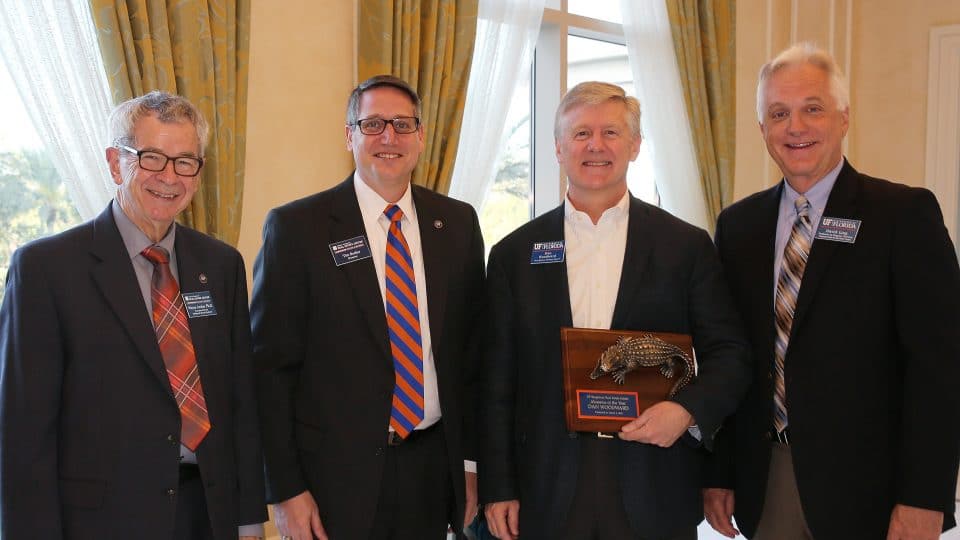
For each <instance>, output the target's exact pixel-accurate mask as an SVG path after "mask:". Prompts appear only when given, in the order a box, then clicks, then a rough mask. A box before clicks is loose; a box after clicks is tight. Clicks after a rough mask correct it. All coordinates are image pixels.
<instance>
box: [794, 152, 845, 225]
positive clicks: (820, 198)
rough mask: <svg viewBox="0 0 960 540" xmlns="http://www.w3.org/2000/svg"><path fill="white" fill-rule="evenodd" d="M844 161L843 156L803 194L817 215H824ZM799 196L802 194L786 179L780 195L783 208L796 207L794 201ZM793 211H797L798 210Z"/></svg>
mask: <svg viewBox="0 0 960 540" xmlns="http://www.w3.org/2000/svg"><path fill="white" fill-rule="evenodd" d="M843 163H844V159H842V158H841V159H840V163H837V166H836V167H834V168H833V169H830V172H828V173H827V174H826V176H824V177H823V178H821V179H820V180H819V181H818V182H817V183H815V184H813V187H811V188H810V189H808V190H807V192H806V193H804V194H803V196H804V197H806V198H807V201H809V202H810V207H811V208H813V209H814V210H815V213H816V215H822V214H823V210H824V209H825V208H826V207H827V199H828V198H830V191H831V190H833V185H834V184H835V183H836V182H837V177H838V176H840V169H842V168H843ZM799 196H800V194H799V193H797V191H796V190H795V189H793V187H791V186H790V182H787V181H786V179H784V180H783V193H782V194H781V195H780V206H781V208H783V207H784V206H786V207H787V208H788V209H794V208H795V207H794V201H796V200H797V197H799ZM793 211H794V212H796V210H793Z"/></svg>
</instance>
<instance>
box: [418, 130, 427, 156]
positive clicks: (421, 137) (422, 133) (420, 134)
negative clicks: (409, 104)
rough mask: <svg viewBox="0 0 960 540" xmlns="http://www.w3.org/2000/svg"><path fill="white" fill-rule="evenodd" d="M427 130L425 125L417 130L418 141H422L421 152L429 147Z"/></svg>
mask: <svg viewBox="0 0 960 540" xmlns="http://www.w3.org/2000/svg"><path fill="white" fill-rule="evenodd" d="M425 133H426V128H424V127H423V124H420V127H418V128H417V139H418V140H419V141H420V152H423V150H424V149H425V148H426V147H427V143H426V135H425Z"/></svg>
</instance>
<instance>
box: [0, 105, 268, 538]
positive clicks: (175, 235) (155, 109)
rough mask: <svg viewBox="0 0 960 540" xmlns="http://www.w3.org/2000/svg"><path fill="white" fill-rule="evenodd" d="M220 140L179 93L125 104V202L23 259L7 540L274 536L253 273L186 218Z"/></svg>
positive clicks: (3, 497) (10, 421) (16, 267)
mask: <svg viewBox="0 0 960 540" xmlns="http://www.w3.org/2000/svg"><path fill="white" fill-rule="evenodd" d="M208 129H209V128H208V125H207V123H206V121H205V120H204V118H203V116H202V115H201V114H200V111H198V110H197V109H196V107H194V106H193V104H191V103H190V102H189V101H187V100H186V99H185V98H183V97H180V96H174V95H170V94H166V93H163V92H150V93H149V94H147V95H145V96H141V97H138V98H135V99H132V100H130V101H127V102H125V103H122V104H120V105H119V106H118V107H117V108H116V110H115V111H114V113H113V115H112V116H111V137H110V138H111V141H112V142H111V146H110V147H109V148H107V151H106V157H107V161H108V162H109V164H110V172H111V173H112V176H113V181H114V183H116V184H117V186H118V187H117V193H116V198H115V199H114V200H113V201H112V202H111V203H110V204H109V205H108V206H107V208H106V209H105V210H104V211H103V212H102V213H101V214H100V215H99V216H97V217H96V218H94V219H92V220H91V221H89V222H87V223H84V224H82V225H80V226H78V227H75V228H73V229H71V230H68V231H66V232H64V233H62V234H58V235H55V236H52V237H49V238H44V239H42V240H37V241H36V242H32V243H30V244H27V245H26V246H23V247H22V248H20V249H19V250H17V252H16V253H15V254H14V257H13V261H12V263H11V266H10V271H9V273H8V274H7V283H6V295H5V296H4V299H3V306H2V308H0V534H2V536H3V538H5V539H14V538H43V539H51V540H52V539H59V538H62V539H91V540H92V539H103V538H138V539H148V540H174V539H176V540H211V539H216V540H230V539H233V540H236V538H237V537H238V534H239V536H240V537H241V538H243V537H251V538H252V537H262V535H263V532H262V531H263V525H262V524H263V521H265V520H266V518H267V515H266V505H265V503H264V498H263V475H262V457H261V452H260V438H259V436H258V424H257V416H256V407H255V406H254V404H253V380H252V369H251V360H250V327H249V324H250V323H249V314H248V310H247V286H246V272H245V270H244V266H243V260H242V259H241V258H240V254H239V253H238V252H237V250H235V249H234V248H232V247H230V246H228V245H226V244H223V243H221V242H219V241H217V240H215V239H213V238H211V237H209V236H206V235H204V234H201V233H199V232H197V231H194V230H192V229H190V228H188V227H184V226H181V225H177V224H175V223H174V218H176V216H177V215H178V214H179V213H180V212H182V211H183V210H184V209H185V208H186V207H187V205H188V204H189V203H190V200H191V198H192V197H193V195H194V193H196V191H197V187H198V185H199V183H200V178H199V176H198V175H199V173H200V170H201V167H202V166H203V149H204V145H205V143H206V141H207V133H208Z"/></svg>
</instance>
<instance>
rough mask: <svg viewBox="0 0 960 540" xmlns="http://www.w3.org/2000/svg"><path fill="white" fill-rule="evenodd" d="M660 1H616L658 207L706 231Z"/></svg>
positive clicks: (697, 174)
mask: <svg viewBox="0 0 960 540" xmlns="http://www.w3.org/2000/svg"><path fill="white" fill-rule="evenodd" d="M664 1H665V0H620V6H621V9H622V10H623V31H624V35H625V37H626V41H627V51H628V55H629V57H630V69H631V70H632V71H633V80H634V82H635V84H636V88H637V96H638V97H639V98H640V107H641V111H642V117H641V118H642V120H643V133H644V136H645V139H644V141H643V144H647V145H650V146H649V147H648V151H649V152H650V159H651V161H653V171H654V178H656V179H657V190H658V191H659V193H660V206H662V207H663V208H664V209H666V210H667V211H669V212H671V213H672V214H674V215H676V216H678V217H680V218H682V219H684V220H686V221H688V222H690V223H692V224H694V225H696V226H698V227H702V228H704V229H707V230H711V229H712V227H713V224H712V223H710V218H709V214H708V213H707V205H706V201H705V200H704V195H703V185H702V184H701V182H700V169H699V167H698V165H697V157H696V154H695V153H694V149H693V135H692V134H691V131H690V122H689V121H688V119H687V109H686V106H685V105H684V103H683V87H682V86H681V85H680V70H679V68H678V67H677V57H676V53H675V52H674V48H673V38H672V37H671V35H670V20H669V19H668V18H667V7H666V4H664Z"/></svg>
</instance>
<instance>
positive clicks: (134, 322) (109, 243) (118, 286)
mask: <svg viewBox="0 0 960 540" xmlns="http://www.w3.org/2000/svg"><path fill="white" fill-rule="evenodd" d="M111 204H112V203H111ZM90 251H91V254H92V255H93V256H94V257H95V258H96V259H97V260H98V261H99V264H96V265H95V266H94V267H93V269H92V270H91V274H92V276H93V281H94V283H96V285H97V287H98V288H99V289H100V293H101V294H103V297H104V298H105V299H106V301H107V304H108V305H109V306H110V309H112V310H113V312H114V314H115V315H116V316H117V319H118V320H119V321H120V325H121V326H122V327H123V329H124V331H126V333H127V335H128V336H129V337H130V340H131V341H133V343H134V345H135V346H136V348H137V350H138V351H139V352H140V356H141V358H143V360H144V362H146V363H147V366H148V367H149V368H150V371H152V372H153V374H154V375H156V377H157V379H158V380H159V381H160V382H161V383H162V384H164V385H166V386H167V387H169V385H170V382H169V380H168V378H167V371H166V368H165V367H164V365H163V358H162V357H161V356H160V348H159V347H158V346H157V334H156V332H155V331H154V329H153V325H152V323H151V321H150V317H149V315H148V314H147V306H146V305H145V304H144V303H143V294H142V293H141V292H140V286H139V285H138V284H137V276H136V274H135V273H134V270H133V264H132V263H131V262H130V257H129V255H128V254H127V250H126V249H125V248H124V245H123V239H122V238H121V237H120V232H119V231H118V230H117V225H116V223H114V221H113V213H112V211H111V208H110V205H107V209H106V210H104V211H103V212H101V213H100V215H99V216H98V217H97V218H96V219H95V220H94V222H93V246H92V248H91V250H90Z"/></svg>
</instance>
